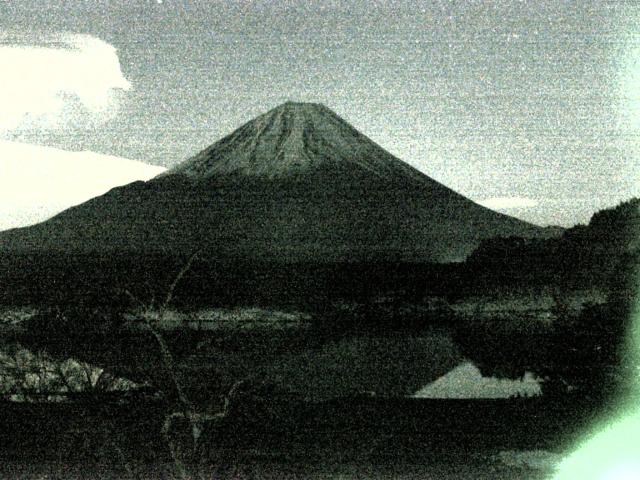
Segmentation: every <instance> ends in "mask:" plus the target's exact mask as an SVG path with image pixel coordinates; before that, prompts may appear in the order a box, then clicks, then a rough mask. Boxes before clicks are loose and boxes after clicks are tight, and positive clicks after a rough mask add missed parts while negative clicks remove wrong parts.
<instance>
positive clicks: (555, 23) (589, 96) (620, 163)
mask: <svg viewBox="0 0 640 480" xmlns="http://www.w3.org/2000/svg"><path fill="white" fill-rule="evenodd" d="M0 62H2V64H3V66H4V65H11V66H12V68H3V69H2V72H1V73H0V105H3V109H4V110H2V111H0V139H1V140H4V141H6V142H20V143H22V144H28V145H41V146H47V147H56V148H58V149H62V150H66V151H85V152H95V153H101V154H106V155H109V156H113V157H122V158H126V159H132V160H138V161H142V162H146V163H149V164H152V165H155V166H161V167H170V166H172V165H175V164H176V163H178V162H180V161H183V160H184V159H186V158H188V157H189V156H191V155H193V154H195V153H196V152H198V151H199V150H201V149H202V148H204V147H206V146H208V145H210V144H211V143H214V142H215V141H216V140H218V139H220V138H221V137H222V136H224V135H226V134H228V133H230V132H231V131H232V130H233V129H235V128H237V127H238V126H240V125H241V124H243V123H244V122H246V121H248V120H250V119H252V118H254V117H255V116H257V115H258V114H260V113H263V112H265V111H267V110H269V109H271V108H273V107H275V106H277V105H279V104H280V103H282V102H284V101H287V100H293V101H312V102H320V103H324V104H325V105H327V106H328V107H329V108H331V109H332V110H334V111H335V112H336V113H338V114H339V115H340V116H342V117H343V118H344V119H345V120H347V121H348V122H350V123H351V124H352V125H353V126H354V127H356V128H357V129H358V130H360V131H361V132H362V133H364V134H365V135H367V136H369V137H370V138H371V139H373V140H374V141H376V142H377V143H379V144H380V145H381V146H382V147H384V148H385V149H387V150H389V151H390V152H391V153H393V154H394V155H396V156H397V157H399V158H401V159H402V160H405V161H406V162H408V163H410V164H411V165H413V166H415V167H416V168H418V169H419V170H421V171H422V172H424V173H425V174H427V175H429V176H430V177H432V178H434V179H436V180H438V181H440V182H442V183H444V184H445V185H447V186H449V187H451V188H453V189H454V190H456V191H458V192H460V193H462V194H464V195H466V196H468V197H470V198H471V199H473V200H476V201H479V202H480V203H483V204H485V205H487V206H489V207H491V208H494V209H497V210H500V211H503V212H506V213H509V214H512V215H515V216H518V217H520V218H523V219H525V220H528V221H532V222H534V223H538V224H541V225H547V224H557V225H564V226H570V225H573V224H575V223H578V222H581V223H585V222H587V221H588V219H589V217H590V216H591V214H592V213H593V212H594V211H596V210H598V209H600V208H604V207H608V206H613V205H615V204H617V203H618V202H620V201H622V200H626V199H628V198H630V197H632V196H640V182H639V179H640V175H638V173H640V172H639V170H640V160H639V158H640V157H639V155H640V137H639V134H640V6H639V5H638V2H636V1H635V0H633V1H631V0H628V1H627V0H615V1H607V0H598V1H596V0H575V1H569V0H550V1H545V0H535V1H533V0H532V1H524V0H523V1H517V0H509V1H506V0H504V1H503V0H497V1H489V0H481V1H480V0H477V1H476V0H468V1H455V2H454V1H445V0H434V1H431V2H417V1H415V2H409V1H395V2H387V1H384V2H382V1H379V2H376V1H352V2H338V1H323V2H318V1H287V2H273V1H253V2H248V1H243V2H227V1H225V2H216V1H208V2H198V1H186V0H181V1H178V0H163V1H160V0H153V1H151V0H127V1H125V0H114V1H107V0H77V1H69V0H66V1H65V0H56V1H48V0H24V1H21V0H4V1H0ZM6 105H10V107H9V108H6V107H4V106H6ZM5 158H7V155H2V152H1V151H0V159H1V160H2V161H7V160H4V159H5Z"/></svg>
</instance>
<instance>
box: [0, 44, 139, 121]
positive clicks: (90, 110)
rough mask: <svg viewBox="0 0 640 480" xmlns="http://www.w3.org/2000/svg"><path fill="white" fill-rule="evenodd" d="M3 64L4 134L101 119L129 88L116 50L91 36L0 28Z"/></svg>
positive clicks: (0, 61) (0, 75) (0, 100)
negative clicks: (18, 130) (9, 30)
mask: <svg viewBox="0 0 640 480" xmlns="http://www.w3.org/2000/svg"><path fill="white" fill-rule="evenodd" d="M0 65H2V70H1V71H0V105H1V106H2V107H1V108H2V114H1V115H0V133H1V132H2V131H5V132H6V131H11V130H14V129H18V128H21V129H36V130H40V129H60V128H68V127H69V126H70V125H78V124H81V123H82V122H86V121H90V122H97V123H98V124H99V123H102V122H104V121H106V120H107V119H109V118H111V117H112V116H113V115H114V114H115V111H117V108H118V100H117V96H116V95H115V92H116V91H117V89H120V90H129V89H130V88H131V84H130V83H129V81H128V80H127V79H126V78H124V76H123V74H122V71H121V69H120V61H119V59H118V55H117V52H116V49H115V48H114V47H113V46H111V45H109V44H108V43H106V42H104V41H102V40H100V39H98V38H95V37H92V36H90V35H75V34H74V35H72V34H61V35H55V36H52V35H44V36H42V35H35V34H8V33H1V32H0ZM87 117H88V118H87Z"/></svg>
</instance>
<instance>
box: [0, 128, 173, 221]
mask: <svg viewBox="0 0 640 480" xmlns="http://www.w3.org/2000/svg"><path fill="white" fill-rule="evenodd" d="M163 171H164V168H162V167H156V166H152V165H147V164H145V163H141V162H136V161H132V160H127V159H124V158H119V157H114V156H110V155H102V154H98V153H93V152H68V151H65V150H59V149H56V148H50V147H40V146H36V145H28V144H22V143H17V142H9V141H2V140H0V230H5V229H8V228H15V227H21V226H26V225H30V224H33V223H38V222H41V221H43V220H46V219H47V218H49V217H51V216H53V215H55V214H56V213H59V212H60V211H62V210H64V209H66V208H69V207H71V206H73V205H77V204H79V203H82V202H84V201H86V200H89V199H90V198H92V197H95V196H98V195H102V194H103V193H106V192H107V191H108V190H110V189H111V188H114V187H116V186H119V185H125V184H127V183H130V182H133V181H135V180H147V179H149V178H152V177H154V176H156V175H158V174H159V173H161V172H163Z"/></svg>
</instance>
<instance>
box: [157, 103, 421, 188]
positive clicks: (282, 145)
mask: <svg viewBox="0 0 640 480" xmlns="http://www.w3.org/2000/svg"><path fill="white" fill-rule="evenodd" d="M349 169H357V170H361V171H367V172H368V173H369V174H373V175H376V176H378V177H380V178H386V179H387V180H390V179H394V178H396V179H397V178H398V177H405V178H404V179H405V180H406V179H407V177H408V178H412V179H413V180H417V181H420V180H421V178H424V176H423V175H421V174H419V173H418V172H417V171H415V170H414V169H413V168H411V167H409V166H408V165H407V164H406V163H404V162H402V161H400V160H398V159H397V158H395V157H394V156H393V155H391V154H390V153H388V152H387V151H385V150H384V149H382V148H381V147H379V146H378V145H377V144H375V143H374V142H373V141H371V140H370V139H369V138H367V137H365V136H364V135H362V134H361V133H360V132H358V131H357V130H356V129H355V128H353V127H352V126H351V125H349V124H348V123H347V122H346V121H344V120H343V119H342V118H340V117H339V116H338V115H336V114H335V113H334V112H333V111H332V110H330V109H328V108H327V107H325V106H324V105H322V104H318V103H296V102H286V103H284V104H282V105H280V106H278V107H276V108H274V109H272V110H270V111H268V112H267V113H264V114H262V115H260V116H259V117H257V118H255V119H254V120H251V121H250V122H248V123H246V124H245V125H243V126H242V127H240V128H238V129H237V130H235V131H234V132H233V133H231V134H230V135H228V136H226V137H224V138H223V139H221V140H219V141H218V142H216V143H214V144H213V145H211V146H210V147H208V148H206V149H205V150H203V151H201V152H200V153H198V154H197V155H195V156H194V157H192V158H190V159H188V160H187V161H185V162H183V163H181V164H180V165H178V166H176V167H174V168H173V169H171V170H170V171H169V172H168V174H172V173H177V174H184V175H187V176H189V177H192V178H210V177H214V176H218V177H219V176H225V175H245V176H254V177H262V178H271V179H273V178H277V177H294V176H300V175H307V174H309V173H313V172H317V171H318V170H325V171H327V170H349Z"/></svg>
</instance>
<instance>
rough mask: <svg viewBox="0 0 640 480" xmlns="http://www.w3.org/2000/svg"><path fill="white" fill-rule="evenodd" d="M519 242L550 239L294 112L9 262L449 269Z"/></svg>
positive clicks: (77, 210) (89, 213)
mask: <svg viewBox="0 0 640 480" xmlns="http://www.w3.org/2000/svg"><path fill="white" fill-rule="evenodd" d="M514 235H516V236H524V237H538V236H547V235H548V232H547V231H546V230H545V229H542V228H539V227H536V226H534V225H531V224H528V223H525V222H523V221H520V220H517V219H515V218H512V217H509V216H506V215H503V214H500V213H497V212H494V211H491V210H489V209H487V208H485V207H482V206H480V205H477V204H475V203H473V202H472V201H471V200H469V199H468V198H465V197H463V196H462V195H460V194H458V193H456V192H454V191H452V190H450V189H449V188H447V187H445V186H444V185H442V184H440V183H438V182H436V181H435V180H433V179H431V178H429V177H427V176H426V175H424V174H422V173H421V172H419V171H418V170H416V169H415V168H413V167H411V166H409V165H408V164H406V163H404V162H402V161H401V160H399V159H397V158H396V157H394V156H393V155H391V154H390V153H389V152H387V151H386V150H384V149H383V148H382V147H380V146H379V145H377V144H376V143H374V142H373V141H371V140H370V139H369V138H367V137H366V136H364V135H363V134H361V133H360V132H358V131H357V130H356V129H355V128H353V127H352V126H351V125H349V124H348V123H347V122H346V121H344V120H343V119H341V118H340V117H339V116H338V115H336V114H335V113H333V112H332V111H331V110H330V109H328V108H327V107H325V106H323V105H319V104H312V103H293V102H287V103H285V104H283V105H280V106H279V107H276V108H274V109H273V110H270V111H269V112H267V113H265V114H263V115H260V116H259V117H257V118H255V119H254V120H251V121H250V122H248V123H246V124H245V125H243V126H241V127H240V128H238V129H237V130H235V131H234V132H232V133H231V134H230V135H228V136H226V137H224V138H223V139H221V140H219V141H218V142H216V143H214V144H213V145H211V146H210V147H209V148H207V149H205V150H203V151H202V152H200V153H198V154H196V155H195V156H194V157H192V158H190V159H188V160H186V161H185V162H183V163H181V164H179V165H177V166H176V167H174V168H172V169H170V170H168V171H167V172H165V173H164V174H162V175H160V176H158V177H156V178H154V179H152V180H150V181H148V182H136V183H132V184H130V185H127V186H125V187H121V188H117V189H114V190H112V191H110V192H109V193H107V194H105V195H103V196H101V197H98V198H94V199H92V200H90V201H88V202H86V203H84V204H82V205H79V206H77V207H74V208H71V209H69V210H67V211H65V212H63V213H61V214H60V215H58V216H56V217H54V218H53V219H51V220H49V221H47V222H44V223H42V224H39V225H36V226H33V227H30V228H26V229H19V230H12V231H8V232H3V233H2V234H0V253H3V252H4V253H6V252H11V251H23V252H24V251H30V252H31V251H40V252H43V251H45V252H46V251H50V250H54V251H58V252H68V254H69V255H73V254H74V253H75V252H82V253H83V254H87V253H91V252H93V253H94V254H95V253H96V252H97V253H98V254H100V255H102V256H104V255H105V253H107V254H108V252H133V253H134V254H139V253H142V254H144V253H149V252H152V253H154V254H156V253H158V252H159V253H160V254H161V255H166V256H176V255H184V254H185V253H187V252H189V251H193V250H194V249H195V248H196V247H197V248H204V249H205V251H206V252H207V253H206V255H209V256H210V257H212V258H215V259H222V260H229V259H231V260H233V259H243V260H250V261H252V260H259V261H261V262H267V263H272V262H277V263H296V262H311V263H316V264H317V263H335V262H338V263H340V262H380V261H394V262H395V261H405V262H448V261H456V260H461V259H463V258H465V257H466V256H467V255H468V254H469V253H470V252H472V251H473V250H474V248H475V247H476V246H477V245H478V243H479V242H480V241H481V240H483V239H486V238H490V237H498V236H514Z"/></svg>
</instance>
